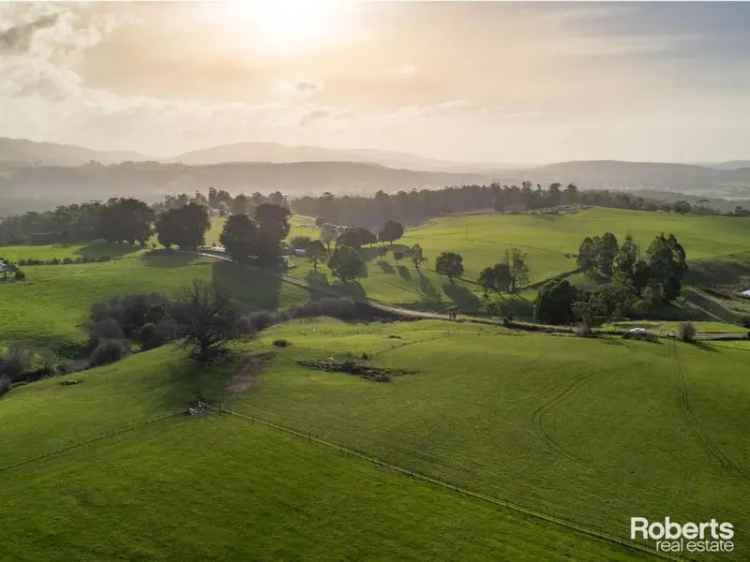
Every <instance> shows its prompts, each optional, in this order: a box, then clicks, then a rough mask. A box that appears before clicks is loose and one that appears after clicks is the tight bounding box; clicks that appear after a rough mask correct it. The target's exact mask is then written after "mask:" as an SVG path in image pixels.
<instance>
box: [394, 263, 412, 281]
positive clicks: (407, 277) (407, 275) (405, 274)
mask: <svg viewBox="0 0 750 562" xmlns="http://www.w3.org/2000/svg"><path fill="white" fill-rule="evenodd" d="M396 269H397V270H398V275H399V277H401V279H403V280H404V281H411V271H409V270H408V269H407V267H406V266H405V265H397V266H396Z"/></svg>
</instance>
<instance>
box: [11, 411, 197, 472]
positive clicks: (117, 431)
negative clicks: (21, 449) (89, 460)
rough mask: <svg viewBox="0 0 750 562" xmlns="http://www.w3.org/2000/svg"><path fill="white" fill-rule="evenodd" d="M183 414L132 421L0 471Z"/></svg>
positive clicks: (57, 454) (44, 458) (60, 453)
mask: <svg viewBox="0 0 750 562" xmlns="http://www.w3.org/2000/svg"><path fill="white" fill-rule="evenodd" d="M182 415H184V412H173V413H171V414H165V415H163V416H157V417H155V418H149V419H146V420H143V421H140V422H135V423H132V424H130V425H128V426H125V427H120V428H118V429H113V430H110V431H105V432H104V433H100V434H99V435H97V436H95V437H92V438H90V439H85V440H83V441H77V442H75V443H71V444H70V445H66V446H65V447H62V448H60V449H55V450H54V451H50V452H48V453H44V454H42V455H38V456H36V457H31V458H28V459H24V460H22V461H18V462H16V463H13V464H9V465H6V466H0V473H2V472H7V471H9V470H13V469H16V468H20V467H22V466H26V465H28V464H34V463H37V462H41V461H44V460H47V459H50V458H53V457H57V456H59V455H63V454H65V453H67V452H69V451H72V450H74V449H80V448H81V447H85V446H86V445H91V444H93V443H97V442H99V441H104V440H105V439H111V438H112V437H117V436H118V435H122V434H124V433H129V432H131V431H135V430H136V429H140V428H142V427H145V426H148V425H153V424H155V423H157V422H160V421H165V420H168V419H170V418H175V417H177V416H182Z"/></svg>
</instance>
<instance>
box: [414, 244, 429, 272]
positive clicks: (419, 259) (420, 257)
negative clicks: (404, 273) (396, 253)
mask: <svg viewBox="0 0 750 562" xmlns="http://www.w3.org/2000/svg"><path fill="white" fill-rule="evenodd" d="M411 261H412V263H413V264H414V269H416V270H417V271H419V268H420V266H421V265H422V264H423V263H424V262H426V261H427V258H426V257H424V251H423V250H422V246H420V245H419V244H414V245H413V246H412V247H411Z"/></svg>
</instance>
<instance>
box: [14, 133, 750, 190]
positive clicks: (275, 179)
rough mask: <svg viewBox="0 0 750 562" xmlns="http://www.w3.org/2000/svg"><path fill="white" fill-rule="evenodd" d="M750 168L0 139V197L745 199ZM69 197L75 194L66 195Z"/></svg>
mask: <svg viewBox="0 0 750 562" xmlns="http://www.w3.org/2000/svg"><path fill="white" fill-rule="evenodd" d="M745 164H750V161H732V162H725V163H719V164H710V165H695V164H673V163H658V162H622V161H617V160H597V161H574V162H560V163H556V164H548V165H545V166H526V167H524V166H519V165H508V164H506V165H502V164H495V165H493V164H486V163H485V164H482V163H475V164H471V163H458V162H449V161H443V160H435V159H429V158H423V157H420V156H415V155H411V154H406V153H402V152H391V151H381V150H339V149H331V148H321V147H314V146H286V145H281V144H275V143H239V144H230V145H223V146H216V147H213V148H207V149H204V150H197V151H192V152H186V153H184V154H180V155H177V156H175V157H173V158H168V159H163V160H162V161H156V160H155V159H153V158H149V157H148V156H146V155H143V154H140V153H137V152H129V151H122V152H119V151H98V150H92V149H88V148H83V147H77V146H67V145H59V144H51V143H36V142H31V141H27V140H20V139H2V138H0V195H6V196H9V195H13V196H26V197H28V196H34V197H36V196H45V195H49V194H53V193H54V194H56V195H57V196H62V195H63V194H68V193H69V194H77V195H76V196H78V197H82V196H85V197H86V198H94V197H96V198H102V197H106V196H109V195H115V194H134V195H141V196H146V195H151V196H153V195H155V194H161V193H174V192H189V191H193V190H196V189H207V188H208V187H211V186H215V187H220V188H225V189H230V190H234V191H240V190H241V191H245V192H252V191H269V190H277V189H278V190H281V191H285V192H288V193H290V194H299V193H321V192H323V191H331V192H337V193H366V192H370V193H371V192H374V191H377V190H378V189H383V190H385V191H395V190H399V189H406V190H408V189H412V188H417V189H421V188H439V187H444V186H447V185H460V184H471V183H483V184H487V183H491V182H499V183H502V184H511V183H516V184H520V182H522V181H524V180H529V181H531V182H532V183H534V184H536V183H540V184H543V185H546V184H549V183H551V182H555V181H559V182H561V183H564V184H567V183H569V182H573V183H576V184H577V185H579V186H580V187H581V188H582V189H618V190H659V191H670V192H684V193H688V194H693V195H702V194H703V195H706V196H711V197H727V198H742V197H744V198H747V197H750V166H745ZM71 197H72V195H71Z"/></svg>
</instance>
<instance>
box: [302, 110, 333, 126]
mask: <svg viewBox="0 0 750 562" xmlns="http://www.w3.org/2000/svg"><path fill="white" fill-rule="evenodd" d="M329 116H330V113H329V112H328V111H326V110H325V109H315V110H313V111H310V112H309V113H306V114H305V115H303V116H302V119H300V120H299V124H300V125H301V126H302V127H305V126H307V125H309V124H310V123H312V122H313V121H317V120H318V119H325V118H326V117H329Z"/></svg>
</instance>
